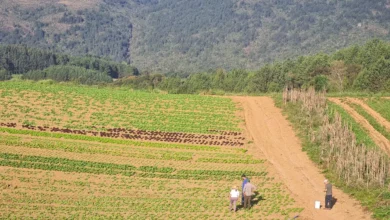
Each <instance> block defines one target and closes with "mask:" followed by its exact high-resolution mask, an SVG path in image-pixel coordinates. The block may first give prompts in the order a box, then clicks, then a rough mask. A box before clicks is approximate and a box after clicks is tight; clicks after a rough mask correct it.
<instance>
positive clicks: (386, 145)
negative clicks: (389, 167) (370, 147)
mask: <svg viewBox="0 0 390 220" xmlns="http://www.w3.org/2000/svg"><path fill="white" fill-rule="evenodd" d="M329 100H330V101H332V102H334V103H336V104H337V105H339V106H341V107H343V108H344V109H345V111H347V112H348V113H349V114H350V115H351V116H352V117H353V118H354V119H355V120H356V122H358V123H359V124H360V125H361V126H362V127H363V128H364V129H365V130H367V131H368V133H369V135H370V137H371V138H372V140H373V141H374V142H375V144H376V145H378V146H379V147H380V148H381V149H382V150H383V151H384V152H386V153H387V154H388V155H390V141H389V140H388V139H387V138H386V137H385V136H383V135H382V134H381V133H380V132H379V131H377V130H376V129H375V128H374V127H372V125H371V124H370V122H368V121H367V120H366V119H365V118H364V117H363V116H361V115H360V114H359V113H358V112H356V111H355V110H354V109H353V108H352V107H350V106H349V105H347V104H346V103H343V102H342V101H341V99H339V98H329Z"/></svg>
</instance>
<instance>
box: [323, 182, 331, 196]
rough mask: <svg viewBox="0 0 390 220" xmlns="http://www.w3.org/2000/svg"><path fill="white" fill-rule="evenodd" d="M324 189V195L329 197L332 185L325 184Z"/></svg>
mask: <svg viewBox="0 0 390 220" xmlns="http://www.w3.org/2000/svg"><path fill="white" fill-rule="evenodd" d="M325 189H326V195H327V196H331V195H332V184H330V183H328V184H326V185H325Z"/></svg>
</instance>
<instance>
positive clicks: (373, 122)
mask: <svg viewBox="0 0 390 220" xmlns="http://www.w3.org/2000/svg"><path fill="white" fill-rule="evenodd" d="M348 105H350V106H351V107H352V108H353V109H355V110H356V111H357V113H359V114H360V115H361V116H363V117H364V118H365V119H366V120H367V121H368V123H370V125H371V126H372V127H374V128H375V130H377V131H379V133H381V134H382V135H383V136H384V137H386V138H387V139H389V140H390V132H389V131H388V130H387V129H386V128H385V127H384V126H383V125H381V124H379V123H378V122H377V121H376V119H375V118H374V117H372V115H370V114H369V113H368V112H367V111H366V110H364V109H363V107H361V106H360V105H358V104H354V103H348Z"/></svg>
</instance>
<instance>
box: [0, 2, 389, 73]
mask: <svg viewBox="0 0 390 220" xmlns="http://www.w3.org/2000/svg"><path fill="white" fill-rule="evenodd" d="M0 5H1V7H0V43H2V44H27V45H29V46H34V47H42V48H48V49H52V50H54V51H57V52H67V53H69V54H72V55H84V54H92V55H97V56H102V57H109V58H111V59H113V60H115V61H126V62H131V63H132V64H133V65H134V66H136V67H138V68H140V69H141V70H150V71H159V72H198V71H205V70H208V69H215V68H225V69H234V68H244V69H257V68H259V67H260V66H261V65H262V64H264V63H266V62H270V61H273V60H278V59H284V58H290V57H291V58H293V57H295V56H297V55H306V54H313V53H317V52H319V51H324V52H333V51H335V50H336V49H339V48H342V47H346V46H348V45H351V44H355V43H363V42H365V41H366V40H368V39H370V38H373V37H377V38H381V39H389V38H390V34H389V30H390V0H376V1H367V0H353V1H351V0H210V1H205V0H28V1H27V0H0Z"/></svg>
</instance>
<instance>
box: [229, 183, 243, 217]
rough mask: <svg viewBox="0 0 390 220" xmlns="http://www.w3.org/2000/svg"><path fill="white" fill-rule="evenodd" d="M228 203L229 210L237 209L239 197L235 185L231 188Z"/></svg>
mask: <svg viewBox="0 0 390 220" xmlns="http://www.w3.org/2000/svg"><path fill="white" fill-rule="evenodd" d="M229 198H230V205H229V210H230V211H232V210H233V211H237V209H236V207H237V200H238V198H240V191H238V190H237V186H233V187H232V190H231V191H230V196H229Z"/></svg>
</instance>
